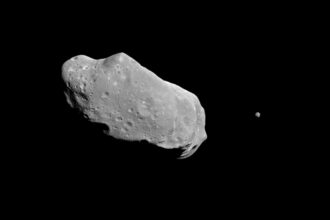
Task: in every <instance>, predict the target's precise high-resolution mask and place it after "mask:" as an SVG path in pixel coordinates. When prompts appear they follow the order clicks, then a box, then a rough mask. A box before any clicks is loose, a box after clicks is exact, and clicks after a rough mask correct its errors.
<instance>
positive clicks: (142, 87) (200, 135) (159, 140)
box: [62, 53, 207, 158]
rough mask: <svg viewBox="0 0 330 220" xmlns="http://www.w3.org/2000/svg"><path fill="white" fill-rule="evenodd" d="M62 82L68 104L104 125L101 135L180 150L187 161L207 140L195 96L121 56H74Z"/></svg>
mask: <svg viewBox="0 0 330 220" xmlns="http://www.w3.org/2000/svg"><path fill="white" fill-rule="evenodd" d="M62 78H63V80H64V82H65V85H66V88H65V89H66V91H65V95H66V98H67V103H68V105H70V106H71V107H72V108H74V109H78V111H79V112H81V113H83V115H84V116H85V119H86V120H88V121H90V122H91V123H101V124H104V125H106V128H107V129H105V130H104V133H105V134H106V135H109V136H111V137H113V138H116V139H121V140H125V141H130V142H135V141H136V142H138V141H142V140H144V141H147V142H149V143H150V144H152V145H155V146H157V147H160V148H164V149H175V148H178V149H182V152H183V153H182V154H181V155H180V156H179V158H187V157H189V156H191V155H192V154H193V153H194V152H195V151H196V150H197V149H198V147H199V146H200V145H201V144H202V142H203V141H204V140H205V139H206V138H207V134H206V131H205V112H204V109H203V107H202V106H201V103H200V101H199V99H198V98H197V96H196V95H194V94H193V93H191V92H189V91H187V90H185V89H183V88H181V87H180V86H178V85H176V84H174V83H171V82H168V81H165V80H163V79H161V78H160V77H158V76H157V75H156V74H155V73H153V72H151V71H150V70H148V69H147V68H145V67H143V66H142V64H139V63H138V62H137V61H135V60H134V59H133V58H131V57H130V56H128V55H127V54H125V53H118V54H115V55H112V56H110V57H108V58H105V59H99V60H96V59H93V58H90V57H88V56H85V55H79V56H75V57H73V58H71V59H69V60H68V61H66V62H65V63H64V64H63V67H62ZM128 153H129V152H128Z"/></svg>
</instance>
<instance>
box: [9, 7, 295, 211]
mask: <svg viewBox="0 0 330 220" xmlns="http://www.w3.org/2000/svg"><path fill="white" fill-rule="evenodd" d="M38 7H40V6H38ZM53 7H55V6H52V5H44V6H43V8H42V9H37V7H36V9H35V11H36V12H35V13H34V10H33V11H31V10H29V11H28V12H25V13H22V14H20V13H17V14H18V15H17V17H15V16H13V17H15V19H13V21H14V23H15V25H10V26H9V29H10V31H9V32H8V33H14V34H13V37H12V38H11V40H13V41H14V42H15V43H14V44H13V45H14V46H15V47H14V48H15V49H13V50H12V52H14V53H13V54H15V56H13V57H15V60H16V66H15V69H16V70H17V69H18V71H19V72H21V73H20V74H22V76H21V77H22V78H20V80H19V82H21V83H22V84H25V83H26V84H28V86H27V87H28V89H27V90H24V91H19V93H20V98H21V100H20V105H21V106H23V108H24V109H25V110H24V119H27V120H28V122H27V123H23V125H20V127H19V130H20V132H19V133H23V134H22V135H21V134H20V135H18V136H17V137H15V138H13V139H16V140H15V141H18V142H19V143H18V144H14V145H13V146H12V147H11V149H12V150H11V154H10V155H9V156H10V158H12V160H11V162H10V163H8V164H7V166H8V168H14V169H15V172H12V175H13V177H15V178H18V179H20V180H21V181H23V182H24V184H26V186H27V188H29V187H30V186H33V188H35V189H36V190H37V191H44V192H50V193H51V194H52V195H53V196H55V197H56V195H57V196H64V197H65V196H68V195H71V196H72V197H77V198H82V197H85V196H91V195H93V192H94V193H95V194H102V195H103V194H107V193H110V194H112V195H113V196H114V195H115V194H116V195H117V194H121V193H122V194H125V195H126V194H127V195H132V194H134V195H135V194H138V196H137V197H140V196H146V195H154V196H155V197H161V198H164V199H171V200H176V199H177V198H186V197H189V198H190V197H192V202H193V203H202V201H205V200H206V198H207V197H208V196H211V197H212V198H213V199H220V200H221V201H219V203H220V204H222V205H224V204H226V206H228V207H230V208H233V207H235V206H237V205H239V204H243V205H242V206H244V207H245V206H246V207H254V208H255V207H258V209H259V208H262V209H266V210H267V209H272V208H271V205H269V206H268V204H273V203H276V201H278V199H281V196H284V194H285V193H284V192H287V190H289V191H290V193H291V192H294V191H295V188H294V185H290V184H291V182H290V180H291V179H292V178H293V176H294V175H295V172H294V170H295V164H292V162H290V161H291V160H290V159H292V157H291V156H292V151H293V149H291V148H290V144H291V143H290V142H289V141H288V140H287V139H286V138H287V137H288V136H290V135H291V133H290V122H288V121H287V122H286V124H285V125H284V123H283V120H284V119H283V118H282V117H283V115H285V111H287V109H286V106H287V104H288V103H290V102H294V99H291V96H289V95H288V93H287V91H288V88H289V87H290V85H292V84H291V83H292V81H293V79H295V77H296V74H297V73H296V72H295V71H294V63H295V62H296V59H297V57H296V54H297V53H299V47H297V44H299V36H297V35H296V30H297V29H298V28H299V24H298V22H297V18H296V17H294V16H293V17H290V13H289V12H290V11H288V12H285V11H272V10H271V8H268V7H265V8H264V9H262V10H261V9H260V10H259V8H258V7H254V6H251V8H254V10H248V9H247V8H245V6H243V5H236V6H232V7H225V6H223V7H221V6H214V7H213V6H211V5H210V6H207V7H206V6H201V5H194V4H189V5H184V6H178V5H176V6H175V7H174V6H173V7H171V6H169V7H166V6H165V5H162V6H158V5H147V6H146V7H141V8H143V10H142V9H140V8H139V9H135V6H133V5H127V6H125V7H124V6H120V7H116V6H114V7H112V6H111V7H110V6H108V5H97V6H96V5H79V7H78V6H73V7H69V6H68V7H66V6H65V7H64V6H63V7H62V6H61V5H60V6H59V7H56V9H54V8H53ZM102 9H103V10H102ZM249 9H250V8H249ZM23 11H24V10H23ZM118 52H124V53H126V54H128V55H129V56H131V57H132V58H134V59H135V60H137V61H138V62H139V63H140V64H142V65H143V66H145V67H146V68H148V69H149V70H151V71H153V72H154V73H156V74H157V75H158V76H159V77H161V78H163V79H165V80H167V81H170V82H172V83H175V84H177V85H179V86H181V87H183V88H185V89H187V90H188V91H190V92H192V93H194V94H196V95H197V96H198V98H199V100H200V102H201V104H202V106H203V107H204V109H205V113H206V132H207V135H208V138H207V139H206V141H204V142H203V144H202V145H201V146H200V148H199V149H198V150H197V152H196V153H195V154H194V155H193V156H191V157H189V158H187V159H184V160H177V159H174V157H173V154H172V153H169V152H167V151H162V150H160V149H157V148H155V147H153V146H151V145H149V144H147V143H146V142H140V143H135V142H132V143H127V142H124V141H120V140H115V139H112V138H111V137H108V136H105V135H103V133H102V132H101V131H102V126H100V125H97V124H91V123H88V122H86V121H85V120H84V119H83V118H82V117H81V116H80V115H79V114H77V113H76V112H75V111H73V110H72V109H71V108H69V106H68V105H67V103H66V101H65V97H64V94H63V89H64V85H63V84H62V81H61V65H62V64H63V63H64V62H65V61H66V60H68V59H70V58H72V57H73V56H76V55H80V54H82V55H86V56H89V57H91V58H94V59H101V58H106V57H108V56H110V55H113V54H115V53H118ZM17 63H18V64H19V65H18V64H17ZM25 86H26V85H25ZM288 96H289V97H288ZM256 112H260V113H261V117H260V118H258V117H256V116H255V113H256ZM19 115H20V117H22V113H21V114H19ZM15 182H16V181H15ZM30 184H31V185H30ZM292 184H293V183H292ZM291 187H292V188H291ZM92 191H93V192H92ZM82 192H83V193H82ZM45 195H47V196H45V197H46V198H48V195H49V194H45ZM174 195H176V197H175V198H176V199H173V198H172V196H174ZM199 196H201V197H202V198H203V199H201V200H198V201H194V200H193V198H194V197H196V198H197V197H199ZM286 196H287V194H286ZM119 197H120V198H121V196H118V198H119ZM106 198H108V197H106ZM106 198H102V199H106ZM116 198H117V197H116ZM286 198H288V197H286ZM289 199H290V196H289ZM196 200H197V199H196ZM123 203H125V202H123ZM178 203H180V202H178ZM215 204H217V203H215ZM254 208H252V210H254ZM247 209H249V208H247Z"/></svg>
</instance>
